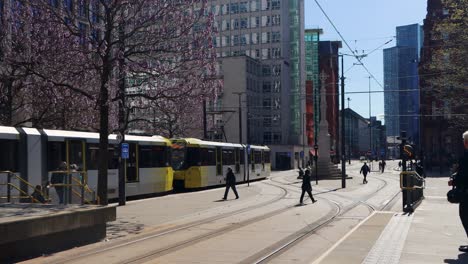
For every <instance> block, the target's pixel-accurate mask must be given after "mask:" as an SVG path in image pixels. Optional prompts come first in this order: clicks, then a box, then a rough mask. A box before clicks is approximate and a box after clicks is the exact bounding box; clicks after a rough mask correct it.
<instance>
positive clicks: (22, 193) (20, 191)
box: [0, 171, 47, 203]
mask: <svg viewBox="0 0 468 264" xmlns="http://www.w3.org/2000/svg"><path fill="white" fill-rule="evenodd" d="M1 175H6V176H7V181H6V183H3V182H0V185H2V186H6V187H7V193H6V197H3V196H0V199H6V200H7V202H8V203H10V202H11V199H12V198H16V199H27V198H29V199H31V201H32V202H40V201H38V200H37V199H36V198H34V197H33V196H32V195H30V194H29V192H28V191H24V190H23V189H22V188H21V187H20V186H18V185H16V184H14V183H12V179H16V180H18V181H19V182H20V183H23V184H25V185H26V186H27V190H29V188H31V189H32V190H35V189H36V188H35V187H34V186H33V185H32V184H30V183H29V182H27V181H26V180H24V179H23V178H21V177H20V176H18V175H17V174H16V173H14V172H12V171H0V176H1ZM12 188H13V189H14V190H16V191H17V192H18V194H19V195H17V196H14V195H12V193H11V191H12ZM38 192H39V193H40V195H42V197H44V199H46V200H47V195H46V194H45V193H44V192H43V191H38Z"/></svg>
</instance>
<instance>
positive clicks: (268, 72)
mask: <svg viewBox="0 0 468 264" xmlns="http://www.w3.org/2000/svg"><path fill="white" fill-rule="evenodd" d="M262 75H263V76H271V67H270V65H263V67H262Z"/></svg>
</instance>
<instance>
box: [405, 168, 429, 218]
mask: <svg viewBox="0 0 468 264" xmlns="http://www.w3.org/2000/svg"><path fill="white" fill-rule="evenodd" d="M400 188H401V192H402V194H403V212H406V213H412V212H414V209H415V208H416V207H418V206H419V204H420V203H421V201H422V200H423V199H424V189H425V188H426V181H425V180H424V178H423V177H422V176H421V175H419V174H418V173H417V172H415V171H403V172H401V173H400Z"/></svg>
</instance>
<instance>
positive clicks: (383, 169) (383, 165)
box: [381, 159, 387, 173]
mask: <svg viewBox="0 0 468 264" xmlns="http://www.w3.org/2000/svg"><path fill="white" fill-rule="evenodd" d="M386 165H387V163H386V162H385V160H384V159H383V160H382V168H381V169H382V173H384V171H385V166H386Z"/></svg>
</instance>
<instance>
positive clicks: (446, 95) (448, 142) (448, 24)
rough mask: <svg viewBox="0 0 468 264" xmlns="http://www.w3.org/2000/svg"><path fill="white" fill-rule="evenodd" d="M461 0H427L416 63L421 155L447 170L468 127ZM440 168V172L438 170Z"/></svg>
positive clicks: (427, 162) (460, 148) (426, 161)
mask: <svg viewBox="0 0 468 264" xmlns="http://www.w3.org/2000/svg"><path fill="white" fill-rule="evenodd" d="M467 8H468V3H467V2H466V1H457V0H428V1H427V15H426V18H425V19H424V46H423V49H422V54H421V63H420V65H419V74H420V76H421V78H420V87H421V114H422V120H421V129H422V137H421V153H420V154H421V158H422V159H423V161H424V167H425V168H427V169H429V170H430V169H433V170H438V171H439V172H440V173H447V171H448V170H449V169H450V168H451V167H452V164H453V163H454V162H456V159H457V156H458V155H461V154H462V153H463V151H464V150H463V144H462V141H461V140H462V139H461V135H462V134H463V132H465V131H466V130H468V99H467V98H468V89H467V83H468V74H467V67H466V57H467V53H468V51H467V48H466V27H464V26H460V25H466V22H467V17H466V15H464V16H463V15H460V14H462V12H465V11H466V10H467ZM444 171H445V172H444Z"/></svg>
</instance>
